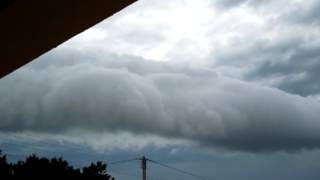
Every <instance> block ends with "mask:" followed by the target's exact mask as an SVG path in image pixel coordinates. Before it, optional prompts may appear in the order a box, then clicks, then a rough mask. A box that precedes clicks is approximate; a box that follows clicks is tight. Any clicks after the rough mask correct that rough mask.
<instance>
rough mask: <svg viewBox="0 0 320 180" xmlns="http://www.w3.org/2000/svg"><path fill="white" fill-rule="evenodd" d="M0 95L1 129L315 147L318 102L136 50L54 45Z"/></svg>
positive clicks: (238, 146)
mask: <svg viewBox="0 0 320 180" xmlns="http://www.w3.org/2000/svg"><path fill="white" fill-rule="evenodd" d="M59 54H62V55H63V56H61V55H59ZM71 54H72V55H71ZM59 58H60V59H59ZM0 97H1V102H0V114H1V125H0V130H1V131H2V132H20V131H34V132H39V133H41V132H45V133H54V134H55V133H62V134H63V133H66V132H68V131H72V130H77V129H81V130H85V131H87V132H88V133H90V132H97V131H98V132H111V133H112V132H129V133H133V134H137V135H142V134H152V135H157V136H160V137H165V138H180V139H186V140H190V141H192V142H195V143H198V144H200V145H202V146H206V147H211V148H224V149H235V150H243V151H253V152H255V151H263V152H265V151H277V150H285V151H297V150H301V149H313V148H319V147H320V143H319V142H320V141H319V140H320V133H319V132H320V131H319V130H320V122H319V120H318V116H317V114H318V112H319V110H320V103H319V102H318V101H316V100H313V99H310V98H305V97H301V96H298V95H292V94H288V93H286V92H284V91H281V90H278V89H275V88H270V87H264V86H261V85H256V84H254V83H248V82H243V81H239V80H235V79H231V78H227V77H223V76H221V75H217V73H216V72H215V71H214V69H209V68H200V67H194V66H175V65H174V64H170V63H165V62H154V61H147V60H143V59H141V58H138V57H134V56H119V55H114V54H104V55H103V56H98V55H95V54H88V52H86V53H83V52H80V51H79V52H72V53H70V54H68V53H66V52H65V51H64V50H60V51H58V50H57V51H56V52H53V53H49V54H47V55H45V56H43V57H41V58H40V59H38V60H36V61H35V62H33V63H32V64H29V65H27V66H26V67H24V68H22V69H20V70H19V71H17V72H16V73H15V74H12V75H10V76H8V77H6V78H4V79H2V80H1V86H0Z"/></svg>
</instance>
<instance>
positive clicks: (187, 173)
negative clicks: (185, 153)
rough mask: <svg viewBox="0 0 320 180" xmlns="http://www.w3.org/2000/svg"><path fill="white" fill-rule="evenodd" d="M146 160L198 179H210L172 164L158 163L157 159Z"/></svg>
mask: <svg viewBox="0 0 320 180" xmlns="http://www.w3.org/2000/svg"><path fill="white" fill-rule="evenodd" d="M148 161H150V162H152V163H154V164H158V165H160V166H163V167H166V168H169V169H171V170H175V171H177V172H180V173H183V174H186V175H189V176H192V177H195V178H198V179H202V180H211V179H209V178H207V177H203V176H200V175H197V174H194V173H190V172H187V171H184V170H181V169H178V168H175V167H172V166H168V165H166V164H163V163H160V162H158V161H154V160H151V159H148Z"/></svg>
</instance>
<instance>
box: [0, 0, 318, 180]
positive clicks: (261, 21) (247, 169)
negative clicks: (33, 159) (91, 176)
mask: <svg viewBox="0 0 320 180" xmlns="http://www.w3.org/2000/svg"><path fill="white" fill-rule="evenodd" d="M319 8H320V1H319V0H291V1H285V0H270V1H265V0H161V1H159V0H139V1H138V2H137V3H135V4H133V5H131V6H130V7H128V8H126V9H124V10H123V11H121V12H120V13H118V14H116V15H114V16H113V17H111V18H109V19H106V20H105V21H103V22H101V23H99V24H98V25H96V26H94V27H92V28H90V29H89V30H87V31H85V32H83V33H81V34H79V35H77V36H76V37H74V38H72V39H70V40H69V41H67V42H65V43H64V44H62V45H60V46H58V47H57V48H55V49H53V50H52V51H50V52H48V53H46V54H44V55H43V56H41V57H39V58H37V59H36V60H34V61H33V62H32V63H30V64H28V65H26V66H24V67H22V68H20V69H18V70H17V71H15V72H13V73H12V74H10V75H8V76H6V77H5V78H2V79H1V80H0V148H1V149H3V150H4V151H5V153H7V154H9V158H11V159H12V160H17V159H21V158H23V157H25V155H27V154H30V153H38V154H40V155H47V156H60V155H62V156H64V157H65V158H66V159H68V160H70V161H72V162H73V163H74V164H76V165H77V166H82V165H86V163H89V162H91V161H93V160H98V159H99V160H105V161H111V160H122V159H126V158H132V157H139V156H142V155H147V156H148V157H150V158H151V159H154V160H158V161H160V162H164V163H167V164H170V165H172V166H175V167H178V168H182V169H185V170H190V171H192V172H194V173H198V174H201V175H203V176H206V177H209V178H211V179H222V180H231V179H239V180H242V179H243V180H245V179H246V180H264V179H265V180H266V179H281V180H289V179H290V180H295V179H308V180H313V179H319V177H320V173H319V171H318V167H319V166H320V119H319V112H320V81H319V80H318V77H319V75H320V73H319V72H320V13H319V12H320V11H319ZM109 168H110V172H111V173H113V174H114V175H115V176H116V177H117V179H119V180H128V179H134V178H136V179H139V177H138V178H137V177H134V176H133V175H134V174H135V175H137V176H139V175H140V169H139V168H140V165H139V163H138V162H136V164H135V163H133V164H131V166H127V165H126V166H118V167H109ZM149 169H150V173H151V174H150V175H151V176H153V177H157V178H160V180H161V178H162V179H168V178H169V179H181V178H185V179H190V180H191V179H193V178H192V177H188V176H183V175H180V174H177V173H174V172H171V171H170V170H169V171H168V170H166V169H161V167H157V166H154V165H152V166H151V167H150V168H149ZM125 174H126V175H125ZM128 174H129V175H128ZM150 178H151V177H150ZM156 180H159V179H156Z"/></svg>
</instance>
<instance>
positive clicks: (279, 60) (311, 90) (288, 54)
mask: <svg viewBox="0 0 320 180" xmlns="http://www.w3.org/2000/svg"><path fill="white" fill-rule="evenodd" d="M256 47H259V45H257V46H256ZM252 52H254V51H252ZM253 54H255V55H256V56H259V57H258V58H260V59H263V60H262V62H261V63H256V64H255V65H254V66H255V67H254V68H253V69H252V70H251V71H249V72H248V73H247V74H246V79H250V80H255V81H259V80H261V81H263V80H266V79H273V78H280V79H281V80H280V81H278V82H276V83H274V84H273V86H275V87H278V88H279V89H282V90H284V91H286V92H289V93H293V94H299V95H302V96H309V95H316V94H318V93H319V92H320V84H319V81H318V77H319V70H320V46H319V43H318V42H314V43H312V44H311V43H310V40H309V39H308V40H305V39H302V38H301V39H300V40H299V39H296V40H295V41H292V42H291V43H286V44H282V45H281V46H276V45H275V46H272V47H269V48H264V50H263V51H256V52H255V53H252V54H251V55H253ZM250 58H253V59H254V58H255V57H250ZM258 58H257V59H258Z"/></svg>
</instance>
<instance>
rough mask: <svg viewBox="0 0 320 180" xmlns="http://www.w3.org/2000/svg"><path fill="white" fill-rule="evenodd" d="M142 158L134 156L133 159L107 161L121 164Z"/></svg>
mask: <svg viewBox="0 0 320 180" xmlns="http://www.w3.org/2000/svg"><path fill="white" fill-rule="evenodd" d="M137 160H140V159H139V158H133V159H127V160H121V161H113V162H107V164H108V165H109V164H121V163H127V162H130V161H137Z"/></svg>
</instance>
